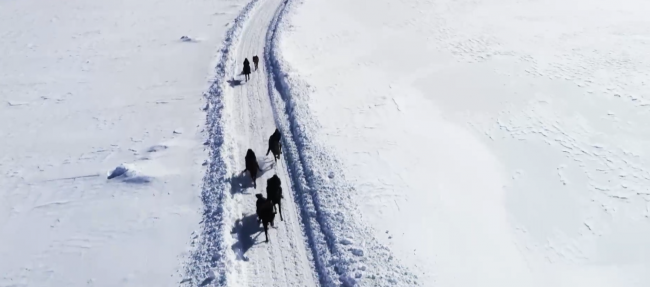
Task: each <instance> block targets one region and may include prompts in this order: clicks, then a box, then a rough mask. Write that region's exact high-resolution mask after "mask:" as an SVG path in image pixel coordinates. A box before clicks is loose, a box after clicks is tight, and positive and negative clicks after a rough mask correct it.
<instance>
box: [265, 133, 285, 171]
mask: <svg viewBox="0 0 650 287" xmlns="http://www.w3.org/2000/svg"><path fill="white" fill-rule="evenodd" d="M281 137H282V135H281V134H280V131H279V130H278V129H275V132H274V133H273V134H272V135H271V136H270V137H269V149H268V150H267V151H266V155H269V152H272V153H273V158H274V159H275V162H276V163H277V162H278V159H280V155H282V142H281V141H280V139H281Z"/></svg>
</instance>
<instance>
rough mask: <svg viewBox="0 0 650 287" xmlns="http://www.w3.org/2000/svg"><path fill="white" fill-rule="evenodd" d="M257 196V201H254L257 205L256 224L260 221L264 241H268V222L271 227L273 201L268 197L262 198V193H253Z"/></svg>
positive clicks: (273, 217)
mask: <svg viewBox="0 0 650 287" xmlns="http://www.w3.org/2000/svg"><path fill="white" fill-rule="evenodd" d="M255 197H257V202H256V203H255V205H256V207H257V224H259V223H260V221H261V222H262V224H263V225H264V236H265V237H266V242H269V223H271V227H273V220H274V219H275V212H274V211H273V202H272V201H271V200H270V199H266V198H264V196H262V194H260V193H258V194H256V195H255Z"/></svg>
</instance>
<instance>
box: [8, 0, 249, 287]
mask: <svg viewBox="0 0 650 287" xmlns="http://www.w3.org/2000/svg"><path fill="white" fill-rule="evenodd" d="M244 4H245V3H244V2H243V1H240V0H234V1H227V0H224V1H207V0H205V1H204V0H199V1H178V0H155V1H153V0H143V1H79V0H71V1H39V0H20V1H2V2H0V137H1V138H2V141H0V286H178V283H179V282H180V281H181V280H182V278H184V270H183V269H184V264H183V263H184V261H185V259H186V257H187V256H189V254H190V253H189V251H191V249H190V248H189V242H190V240H191V234H192V232H193V231H194V230H197V229H198V228H199V222H200V220H201V211H202V209H203V204H202V202H201V200H200V197H199V195H200V194H201V179H202V176H203V174H204V167H202V164H203V162H204V161H205V160H206V159H207V157H208V154H207V153H206V152H204V146H203V143H204V141H205V136H204V134H202V133H201V130H202V129H203V128H204V127H203V124H204V122H205V113H204V112H203V111H202V110H201V108H202V107H203V105H204V101H203V97H202V94H203V93H204V92H205V90H206V89H207V88H208V87H209V85H210V83H211V81H210V80H211V79H212V77H213V75H214V72H213V69H214V65H215V63H214V56H215V53H216V52H217V49H218V47H219V46H220V45H221V42H222V40H223V36H224V34H225V31H226V29H227V28H228V27H226V24H227V23H229V22H231V21H232V20H233V19H234V17H235V16H236V15H237V14H238V13H239V12H240V11H241V9H242V7H243V5H244ZM183 36H188V37H189V38H190V39H192V41H190V42H184V41H183V40H181V37H183ZM113 171H115V172H117V173H116V174H114V175H118V176H116V177H114V178H111V179H108V178H107V177H108V176H109V174H111V173H112V172H113Z"/></svg>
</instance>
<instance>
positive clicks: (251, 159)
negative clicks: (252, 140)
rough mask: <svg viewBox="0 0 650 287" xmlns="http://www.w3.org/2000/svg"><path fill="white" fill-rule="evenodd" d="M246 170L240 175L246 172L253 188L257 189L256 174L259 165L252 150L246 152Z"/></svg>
mask: <svg viewBox="0 0 650 287" xmlns="http://www.w3.org/2000/svg"><path fill="white" fill-rule="evenodd" d="M245 160H246V169H245V170H244V171H242V173H244V172H246V171H248V172H249V173H250V174H251V180H252V181H253V187H254V188H257V182H256V179H257V172H258V171H259V170H260V165H259V164H258V163H257V157H255V153H254V152H253V150H252V149H248V151H247V152H246V158H245Z"/></svg>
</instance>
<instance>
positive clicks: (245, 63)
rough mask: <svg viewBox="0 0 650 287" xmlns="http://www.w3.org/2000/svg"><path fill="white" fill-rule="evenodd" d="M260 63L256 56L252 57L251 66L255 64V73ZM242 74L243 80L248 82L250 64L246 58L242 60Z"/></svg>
mask: <svg viewBox="0 0 650 287" xmlns="http://www.w3.org/2000/svg"><path fill="white" fill-rule="evenodd" d="M259 62H260V58H259V57H257V55H255V56H253V64H255V71H257V65H258V64H259ZM242 74H244V78H245V79H246V81H247V82H248V80H249V79H250V78H251V76H250V75H251V64H250V62H248V58H245V59H244V70H243V71H242Z"/></svg>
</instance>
